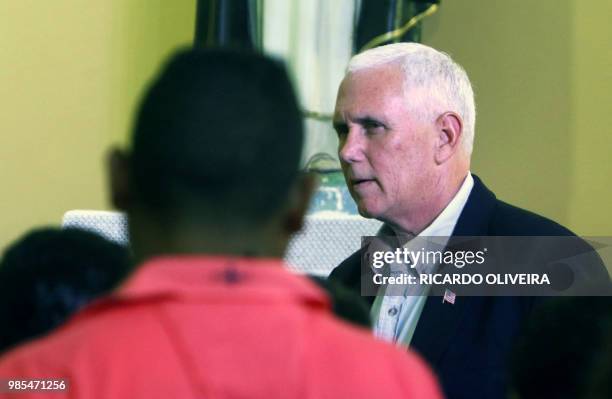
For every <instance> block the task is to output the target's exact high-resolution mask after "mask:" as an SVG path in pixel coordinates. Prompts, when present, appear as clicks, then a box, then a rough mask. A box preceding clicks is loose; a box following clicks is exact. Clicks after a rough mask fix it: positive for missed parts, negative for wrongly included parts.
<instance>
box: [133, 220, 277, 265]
mask: <svg viewBox="0 0 612 399" xmlns="http://www.w3.org/2000/svg"><path fill="white" fill-rule="evenodd" d="M134 230H135V231H133V232H131V234H132V235H133V239H132V242H133V250H134V254H135V258H136V259H137V261H138V262H139V263H140V262H142V261H144V260H146V259H150V258H153V257H157V256H161V255H196V254H197V255H221V256H227V255H229V256H239V257H257V258H282V257H283V254H284V251H285V248H286V244H287V240H288V238H283V237H281V235H280V234H278V233H277V232H276V231H274V229H271V228H270V226H267V227H266V226H264V227H262V228H258V229H250V228H245V227H244V226H243V227H242V228H239V227H236V228H234V229H231V228H228V227H227V226H224V227H219V228H210V227H209V228H201V227H195V226H191V227H189V226H181V227H180V228H178V227H175V228H171V229H169V228H163V229H162V228H154V227H147V228H140V229H138V228H136V229H134Z"/></svg>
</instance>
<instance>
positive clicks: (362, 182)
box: [351, 179, 374, 188]
mask: <svg viewBox="0 0 612 399" xmlns="http://www.w3.org/2000/svg"><path fill="white" fill-rule="evenodd" d="M372 182H374V179H351V185H352V186H353V187H355V188H357V187H363V186H365V185H367V184H368V183H372Z"/></svg>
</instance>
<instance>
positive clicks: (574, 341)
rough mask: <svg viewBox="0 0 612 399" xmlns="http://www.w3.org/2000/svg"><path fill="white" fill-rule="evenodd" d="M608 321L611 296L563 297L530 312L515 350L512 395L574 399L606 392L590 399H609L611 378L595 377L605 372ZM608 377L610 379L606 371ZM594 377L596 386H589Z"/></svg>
mask: <svg viewBox="0 0 612 399" xmlns="http://www.w3.org/2000/svg"><path fill="white" fill-rule="evenodd" d="M611 323H612V298H611V297H574V298H570V297H568V298H558V299H554V300H550V301H547V302H544V303H543V304H542V305H541V306H539V307H538V308H537V309H536V310H535V311H534V312H533V314H532V317H531V318H530V320H529V323H528V324H527V327H526V328H525V330H524V332H523V335H522V336H521V338H520V340H519V341H518V343H517V345H516V347H515V351H514V353H513V360H512V367H511V378H510V379H511V390H512V396H511V397H512V398H520V399H535V398H538V399H540V398H549V399H566V398H567V399H569V398H573V399H575V398H585V397H587V395H588V393H589V392H590V391H595V392H599V393H603V392H604V391H606V390H607V392H608V395H604V396H599V394H597V395H596V396H592V398H609V397H610V395H609V393H610V392H612V391H611V390H610V389H609V387H610V383H609V381H610V379H609V378H608V379H607V380H606V379H601V378H598V376H599V375H603V374H604V371H603V369H605V365H604V364H602V360H605V358H604V353H606V352H605V350H604V349H605V348H606V345H608V344H607V343H606V342H607V341H611V340H610V332H611V331H612V330H611V329H610V326H611ZM608 353H612V352H608ZM608 360H609V359H608ZM608 362H609V361H608ZM603 363H605V361H604V362H603ZM600 369H601V370H600ZM609 370H612V368H610V369H609ZM607 375H608V376H610V375H611V373H610V371H608V374H607ZM594 379H596V381H595V382H596V384H597V387H596V388H595V387H591V381H593V380H594ZM595 389H596V390H595ZM591 394H594V392H591Z"/></svg>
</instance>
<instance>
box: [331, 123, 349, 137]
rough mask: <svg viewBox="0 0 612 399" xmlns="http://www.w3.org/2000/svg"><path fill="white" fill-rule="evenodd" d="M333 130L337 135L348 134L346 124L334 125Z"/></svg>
mask: <svg viewBox="0 0 612 399" xmlns="http://www.w3.org/2000/svg"><path fill="white" fill-rule="evenodd" d="M334 130H335V131H336V134H337V135H338V137H344V136H346V135H347V134H348V126H347V125H334Z"/></svg>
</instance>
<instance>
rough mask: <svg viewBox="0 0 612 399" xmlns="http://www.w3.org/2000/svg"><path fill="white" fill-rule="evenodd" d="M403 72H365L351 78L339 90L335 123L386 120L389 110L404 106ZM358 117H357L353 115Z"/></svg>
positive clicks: (351, 74) (378, 70) (352, 75)
mask: <svg viewBox="0 0 612 399" xmlns="http://www.w3.org/2000/svg"><path fill="white" fill-rule="evenodd" d="M402 82H403V80H402V76H401V70H400V71H397V70H396V71H393V70H391V71H389V70H387V69H385V70H382V69H380V68H378V67H377V68H376V69H364V70H359V71H356V72H351V73H349V74H347V75H346V76H345V78H344V80H343V81H342V84H341V85H340V88H339V90H338V97H337V100H336V109H335V117H334V118H335V119H344V118H345V117H347V115H345V114H346V113H350V114H351V115H350V116H351V117H355V118H357V117H366V116H376V117H382V116H383V114H384V113H385V110H386V109H387V108H389V107H396V106H401V105H404V101H405V98H404V91H403V86H402ZM352 114H354V115H352Z"/></svg>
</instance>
